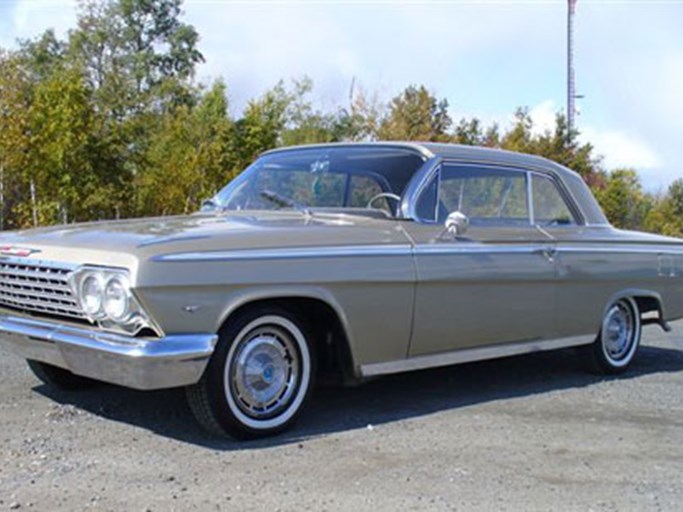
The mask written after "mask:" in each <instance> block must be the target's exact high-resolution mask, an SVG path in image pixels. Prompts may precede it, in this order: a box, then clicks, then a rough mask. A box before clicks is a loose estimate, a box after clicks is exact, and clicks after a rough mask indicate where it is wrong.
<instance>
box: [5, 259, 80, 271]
mask: <svg viewBox="0 0 683 512" xmlns="http://www.w3.org/2000/svg"><path fill="white" fill-rule="evenodd" d="M2 263H9V264H11V265H26V266H30V267H48V268H53V269H56V270H76V269H77V268H78V264H76V263H69V262H66V261H52V260H39V259H34V258H32V257H30V256H26V257H21V258H20V257H15V256H0V264H2Z"/></svg>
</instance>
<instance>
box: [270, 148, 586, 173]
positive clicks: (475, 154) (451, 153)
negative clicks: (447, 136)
mask: <svg viewBox="0 0 683 512" xmlns="http://www.w3.org/2000/svg"><path fill="white" fill-rule="evenodd" d="M330 147H338V148H344V147H348V148H358V147H390V148H404V149H408V150H412V151H416V152H419V153H420V154H421V155H422V156H423V157H425V158H432V157H441V158H444V159H448V160H464V161H468V162H480V163H492V164H502V165H510V166H514V167H530V168H534V169H539V170H546V171H552V172H555V173H556V174H559V175H561V176H563V175H571V176H574V177H579V174H577V173H576V172H574V171H572V170H571V169H568V168H566V167H564V166H562V165H559V164H558V163H556V162H553V161H552V160H549V159H547V158H544V157H541V156H537V155H530V154H526V153H517V152H515V151H508V150H504V149H497V148H488V147H482V146H467V145H463V144H446V143H438V142H404V141H387V142H331V143H325V144H306V145H300V146H288V147H283V148H276V149H272V150H270V151H266V152H265V153H264V154H273V153H280V152H285V151H296V150H302V149H322V148H330Z"/></svg>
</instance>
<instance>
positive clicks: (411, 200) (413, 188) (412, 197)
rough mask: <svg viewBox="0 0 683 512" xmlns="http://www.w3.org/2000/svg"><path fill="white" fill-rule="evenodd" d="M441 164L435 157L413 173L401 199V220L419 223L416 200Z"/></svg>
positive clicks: (440, 160) (439, 159)
mask: <svg viewBox="0 0 683 512" xmlns="http://www.w3.org/2000/svg"><path fill="white" fill-rule="evenodd" d="M442 162H443V160H442V159H441V158H440V157H438V156H435V157H432V158H430V159H429V160H427V161H426V162H425V163H424V164H423V165H422V167H420V168H419V169H418V170H417V171H415V174H413V177H412V178H411V179H410V181H409V182H408V185H407V186H406V189H405V191H404V192H403V198H402V199H401V216H402V217H403V218H406V219H413V220H415V221H419V219H418V217H417V211H416V207H417V200H418V199H419V197H420V194H422V191H423V190H424V188H425V187H426V186H427V185H428V184H429V180H430V179H431V176H432V174H434V172H436V170H437V169H438V168H439V166H440V165H441V163H442ZM432 222H435V221H432Z"/></svg>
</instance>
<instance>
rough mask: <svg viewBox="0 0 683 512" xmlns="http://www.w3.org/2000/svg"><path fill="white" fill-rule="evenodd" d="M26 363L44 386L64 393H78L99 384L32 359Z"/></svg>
mask: <svg viewBox="0 0 683 512" xmlns="http://www.w3.org/2000/svg"><path fill="white" fill-rule="evenodd" d="M26 362H27V363H28V367H29V368H30V369H31V371H32V372H33V375H35V376H36V377H38V379H39V380H40V381H41V382H43V383H44V384H47V385H48V386H50V387H53V388H57V389H61V390H63V391H77V390H79V389H88V388H92V387H94V386H96V385H98V384H99V383H98V382H97V381H95V380H92V379H88V378H87V377H81V376H80V375H76V374H73V373H71V372H70V371H69V370H64V369H63V368H59V367H57V366H53V365H51V364H47V363H41V362H40V361H34V360H32V359H28V360H26Z"/></svg>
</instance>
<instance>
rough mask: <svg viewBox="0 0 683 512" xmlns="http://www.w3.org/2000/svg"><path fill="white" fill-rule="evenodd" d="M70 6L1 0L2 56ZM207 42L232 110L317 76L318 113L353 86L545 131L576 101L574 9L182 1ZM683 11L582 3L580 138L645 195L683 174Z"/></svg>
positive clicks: (518, 2) (512, 1)
mask: <svg viewBox="0 0 683 512" xmlns="http://www.w3.org/2000/svg"><path fill="white" fill-rule="evenodd" d="M76 11H77V4H76V2H75V1H72V0H0V46H2V47H5V48H12V47H15V46H16V43H15V41H16V39H17V38H30V37H34V36H36V35H38V34H39V33H41V32H42V31H44V30H45V29H47V28H54V29H56V31H57V33H58V34H66V32H67V31H68V29H69V28H72V27H74V26H75V22H76ZM184 11H185V16H184V19H185V21H186V22H188V23H191V24H192V25H194V26H195V28H196V29H197V31H198V32H199V34H200V36H201V41H200V45H199V47H200V50H201V51H202V53H203V54H204V56H205V58H206V62H205V63H204V64H202V65H201V66H200V67H199V70H198V74H197V77H198V79H199V80H200V81H203V82H205V83H209V82H211V81H212V80H214V79H216V78H218V77H223V78H224V79H225V81H226V83H227V85H228V91H229V99H230V103H231V106H232V107H231V108H232V110H233V112H234V113H238V112H239V111H240V110H241V108H242V107H243V106H244V104H245V102H246V101H248V100H249V99H250V98H253V97H255V96H257V95H259V94H261V93H263V92H264V91H265V90H267V89H268V88H270V87H272V86H273V85H274V84H275V83H276V82H277V81H278V80H279V79H281V78H284V79H290V78H300V77H303V76H309V77H311V78H312V79H313V81H314V83H315V99H316V101H317V102H318V104H319V106H320V107H321V108H327V109H334V108H336V107H337V106H339V105H346V104H347V103H348V101H349V100H348V98H349V91H350V87H351V83H352V81H355V83H356V86H357V87H361V88H362V89H363V90H364V91H366V92H367V93H369V94H375V93H376V94H377V95H378V97H379V98H380V99H383V100H389V99H390V98H391V97H392V96H394V95H396V94H397V93H399V92H400V91H401V90H402V89H403V88H405V87H406V86H407V85H409V84H424V85H425V86H427V87H428V88H429V89H430V90H431V91H432V92H433V93H435V94H436V95H437V97H439V98H446V99H447V100H448V102H449V105H450V113H451V115H452V117H453V118H454V119H459V118H460V117H462V116H476V117H479V118H480V119H482V120H483V121H484V122H486V123H491V122H498V123H500V124H501V125H502V126H506V125H508V124H509V123H510V122H511V117H512V114H513V112H514V111H515V109H516V108H517V107H520V106H525V107H528V108H529V109H530V111H531V114H532V117H533V119H534V121H535V124H536V127H537V128H536V129H537V130H541V131H542V130H544V129H547V128H548V127H550V126H552V123H553V119H554V115H555V113H556V112H557V111H564V109H565V101H566V100H565V98H566V15H567V5H566V2H565V1H564V0H538V1H534V0H479V1H476V0H462V1H458V0H422V1H418V0H410V1H399V0H393V1H385V0H326V1H323V0H309V1H306V0H298V1H295V0H290V1H278V0H186V1H185V3H184ZM682 25H683V0H614V1H609V0H592V1H591V0H578V2H577V8H576V27H575V68H576V84H577V93H579V94H582V95H583V96H584V98H583V99H581V100H579V101H578V106H579V109H580V115H579V116H578V118H577V127H578V128H579V130H580V131H581V132H582V139H583V140H584V141H586V142H590V143H592V144H593V145H594V146H595V148H596V150H597V152H598V154H600V155H602V156H603V158H604V160H603V163H604V166H605V167H606V168H609V169H611V168H615V167H618V166H629V167H634V168H636V169H637V170H638V172H639V173H640V176H641V179H642V181H643V184H644V186H645V188H646V189H647V190H648V191H652V192H658V191H663V190H664V189H665V188H666V187H667V186H668V185H669V184H670V183H671V181H673V180H674V179H677V178H681V177H683V29H681V26H682Z"/></svg>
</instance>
